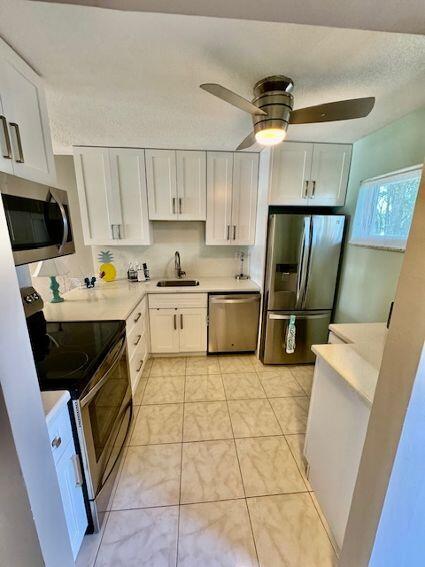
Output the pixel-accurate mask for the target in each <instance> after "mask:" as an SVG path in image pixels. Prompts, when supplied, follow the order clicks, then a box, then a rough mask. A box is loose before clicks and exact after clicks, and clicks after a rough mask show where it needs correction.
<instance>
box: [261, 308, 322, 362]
mask: <svg viewBox="0 0 425 567" xmlns="http://www.w3.org/2000/svg"><path fill="white" fill-rule="evenodd" d="M291 315H294V316H295V350H294V352H293V353H288V352H287V350H289V349H288V348H287V346H288V345H287V339H288V326H289V321H290V317H291ZM330 321H331V311H314V312H305V311H304V312H303V311H298V312H297V311H292V312H284V311H269V312H268V313H267V323H266V329H265V333H266V335H265V341H264V355H263V362H264V363H265V364H307V363H312V362H314V361H315V355H314V354H313V352H312V350H311V347H312V345H314V344H321V343H326V342H327V340H328V326H329V324H330Z"/></svg>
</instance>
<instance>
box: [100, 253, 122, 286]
mask: <svg viewBox="0 0 425 567" xmlns="http://www.w3.org/2000/svg"><path fill="white" fill-rule="evenodd" d="M98 259H99V262H101V265H100V268H99V271H100V277H101V278H102V279H104V280H105V282H113V281H114V279H115V278H116V276H117V270H116V268H115V266H114V265H113V264H112V260H113V259H114V256H113V254H112V252H110V251H109V250H102V251H101V252H100V253H99V256H98Z"/></svg>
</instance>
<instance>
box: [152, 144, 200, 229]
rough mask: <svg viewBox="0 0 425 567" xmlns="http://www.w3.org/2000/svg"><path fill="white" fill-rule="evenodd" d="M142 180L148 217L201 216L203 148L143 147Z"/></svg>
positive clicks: (180, 217)
mask: <svg viewBox="0 0 425 567" xmlns="http://www.w3.org/2000/svg"><path fill="white" fill-rule="evenodd" d="M146 180H147V186H148V201H149V218H150V220H205V217H206V156H205V152H201V151H199V152H198V151H175V150H146Z"/></svg>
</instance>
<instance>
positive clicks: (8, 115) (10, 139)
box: [0, 40, 56, 184]
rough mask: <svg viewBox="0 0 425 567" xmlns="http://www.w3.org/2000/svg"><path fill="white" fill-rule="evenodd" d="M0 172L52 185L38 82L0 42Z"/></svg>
mask: <svg viewBox="0 0 425 567" xmlns="http://www.w3.org/2000/svg"><path fill="white" fill-rule="evenodd" d="M0 116H1V117H2V118H1V119H0V120H1V122H0V146H1V158H0V170H1V171H5V172H6V173H14V174H15V175H17V176H19V177H23V178H25V179H29V180H30V181H37V182H39V183H46V184H55V183H56V171H55V163H54V157H53V150H52V141H51V137H50V127H49V118H48V115H47V106H46V99H45V94H44V88H43V83H42V80H41V78H40V77H39V76H38V75H37V74H36V73H35V72H34V71H33V70H32V69H31V68H30V67H29V66H28V65H27V64H26V63H25V62H24V61H23V60H22V59H21V58H20V57H19V56H18V55H17V54H16V53H15V52H14V51H13V50H12V49H11V48H10V47H9V46H8V45H6V44H5V43H4V42H3V41H2V40H0Z"/></svg>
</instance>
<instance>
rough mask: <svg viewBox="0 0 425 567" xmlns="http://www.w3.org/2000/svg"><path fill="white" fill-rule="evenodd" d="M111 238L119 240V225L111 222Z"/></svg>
mask: <svg viewBox="0 0 425 567" xmlns="http://www.w3.org/2000/svg"><path fill="white" fill-rule="evenodd" d="M111 231H112V240H121V225H120V224H111Z"/></svg>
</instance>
